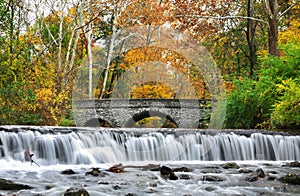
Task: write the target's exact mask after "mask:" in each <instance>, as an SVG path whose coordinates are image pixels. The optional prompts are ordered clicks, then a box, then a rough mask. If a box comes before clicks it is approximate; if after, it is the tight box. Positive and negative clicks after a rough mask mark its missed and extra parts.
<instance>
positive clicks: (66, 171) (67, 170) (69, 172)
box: [61, 169, 77, 175]
mask: <svg viewBox="0 0 300 196" xmlns="http://www.w3.org/2000/svg"><path fill="white" fill-rule="evenodd" d="M61 174H65V175H73V174H77V173H76V172H74V171H73V170H72V169H66V170H64V171H62V172H61Z"/></svg>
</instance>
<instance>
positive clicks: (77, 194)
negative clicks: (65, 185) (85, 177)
mask: <svg viewBox="0 0 300 196" xmlns="http://www.w3.org/2000/svg"><path fill="white" fill-rule="evenodd" d="M89 195H90V194H89V192H87V190H85V189H84V188H77V187H71V188H69V189H67V190H66V192H65V194H64V196H89Z"/></svg>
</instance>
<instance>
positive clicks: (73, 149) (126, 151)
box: [0, 129, 300, 165]
mask: <svg viewBox="0 0 300 196" xmlns="http://www.w3.org/2000/svg"><path fill="white" fill-rule="evenodd" d="M0 150H1V158H2V159H7V160H8V161H10V160H19V161H23V160H24V152H25V150H29V152H31V153H34V159H35V160H38V162H39V163H40V164H43V165H52V164H94V163H107V162H123V161H172V160H200V161H202V160H203V161H233V160H276V161H278V160H300V136H282V135H265V134H261V133H253V134H251V136H250V137H246V136H243V135H236V134H233V133H218V134H215V135H210V134H205V133H199V132H195V133H188V134H183V135H180V136H175V135H174V134H171V133H161V132H150V133H145V134H142V135H140V136H137V135H135V134H134V133H131V132H125V131H124V132H120V131H112V130H96V131H95V130H93V131H87V130H84V131H82V130H78V131H69V132H65V133H64V132H46V133H41V132H39V131H32V130H20V129H19V131H16V132H11V131H1V132H0Z"/></svg>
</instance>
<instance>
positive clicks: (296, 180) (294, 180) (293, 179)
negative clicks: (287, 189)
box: [279, 174, 300, 185]
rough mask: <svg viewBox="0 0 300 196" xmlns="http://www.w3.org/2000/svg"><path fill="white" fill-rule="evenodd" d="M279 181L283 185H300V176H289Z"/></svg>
mask: <svg viewBox="0 0 300 196" xmlns="http://www.w3.org/2000/svg"><path fill="white" fill-rule="evenodd" d="M279 180H280V181H281V182H283V183H289V184H296V185H300V176H298V175H297V174H287V175H286V176H284V177H282V178H280V179H279Z"/></svg>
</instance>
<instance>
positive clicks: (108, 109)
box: [73, 99, 209, 128]
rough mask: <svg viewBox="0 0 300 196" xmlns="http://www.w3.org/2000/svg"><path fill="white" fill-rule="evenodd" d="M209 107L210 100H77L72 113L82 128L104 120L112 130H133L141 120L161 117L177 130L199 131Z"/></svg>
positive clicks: (74, 102)
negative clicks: (119, 128) (91, 121)
mask: <svg viewBox="0 0 300 196" xmlns="http://www.w3.org/2000/svg"><path fill="white" fill-rule="evenodd" d="M208 104H209V101H207V100H197V99H97V100H74V101H73V111H74V112H75V113H74V118H75V120H76V124H77V125H79V126H85V125H87V122H89V121H90V120H92V119H101V120H103V121H106V122H108V123H109V124H110V125H111V126H113V127H128V126H129V127H130V126H132V125H133V124H134V123H135V122H137V121H138V120H140V119H142V118H145V117H149V116H160V117H161V118H166V119H168V120H171V121H173V122H174V123H175V124H176V125H177V126H178V127H182V128H197V127H198V123H199V121H201V119H203V116H207V115H208V114H207V113H208V112H209V110H208V109H207V107H208ZM99 125H100V124H99Z"/></svg>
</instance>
